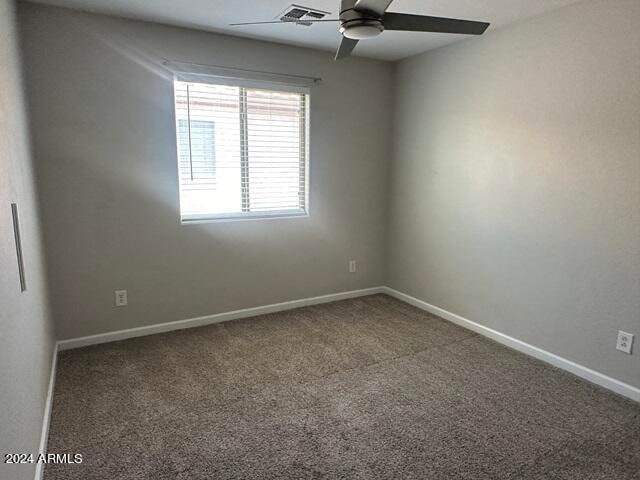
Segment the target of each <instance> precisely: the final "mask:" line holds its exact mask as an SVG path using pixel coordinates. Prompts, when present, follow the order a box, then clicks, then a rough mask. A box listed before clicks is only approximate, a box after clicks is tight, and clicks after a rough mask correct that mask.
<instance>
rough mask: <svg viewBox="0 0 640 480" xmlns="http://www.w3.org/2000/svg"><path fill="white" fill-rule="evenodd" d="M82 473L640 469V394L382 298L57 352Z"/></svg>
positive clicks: (603, 473) (61, 430)
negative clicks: (631, 397)
mask: <svg viewBox="0 0 640 480" xmlns="http://www.w3.org/2000/svg"><path fill="white" fill-rule="evenodd" d="M49 451H50V452H58V453H82V454H83V456H84V459H85V461H84V463H82V464H80V465H49V466H47V468H46V471H45V472H46V479H47V480H57V479H61V480H62V479H64V480H73V479H83V480H90V479H105V480H120V479H154V480H164V479H270V478H282V479H289V478H291V479H294V478H295V479H305V478H331V479H333V478H343V479H449V478H451V479H485V478H486V479H540V480H542V479H567V480H569V479H571V480H587V479H616V480H624V479H639V478H640V405H638V404H636V403H633V402H631V401H628V400H625V399H623V398H622V397H619V396H616V395H614V394H612V393H609V392H607V391H605V390H603V389H600V388H598V387H596V386H593V385H591V384H588V383H586V382H584V381H581V380H580V379H578V378H576V377H574V376H572V375H570V374H567V373H565V372H562V371H560V370H557V369H554V368H552V367H549V366H547V365H545V364H543V363H540V362H538V361H536V360H533V359H531V358H528V357H526V356H524V355H521V354H519V353H517V352H514V351H512V350H509V349H507V348H504V347H502V346H500V345H498V344H496V343H493V342H491V341H489V340H486V339H484V338H482V337H479V336H477V335H475V334H473V333H471V332H469V331H467V330H464V329H462V328H459V327H457V326H455V325H452V324H450V323H448V322H446V321H444V320H440V319H438V318H436V317H433V316H430V315H428V314H426V313H424V312H422V311H420V310H418V309H416V308H414V307H412V306H409V305H407V304H405V303H402V302H399V301H397V300H395V299H393V298H391V297H388V296H385V295H374V296H370V297H364V298H360V299H355V300H347V301H342V302H336V303H332V304H325V305H320V306H313V307H307V308H301V309H297V310H292V311H289V312H283V313H276V314H270V315H263V316H260V317H255V318H251V319H245V320H236V321H232V322H228V323H223V324H217V325H212V326H208V327H203V328H197V329H191V330H183V331H178V332H172V333H167V334H161V335H154V336H150V337H145V338H138V339H131V340H126V341H122V342H115V343H110V344H104V345H99V346H94V347H88V348H83V349H79V350H72V351H67V352H62V353H61V354H60V357H59V363H58V374H57V378H56V391H55V399H54V405H53V418H52V424H51V431H50V438H49Z"/></svg>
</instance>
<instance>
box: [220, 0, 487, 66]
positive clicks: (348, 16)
mask: <svg viewBox="0 0 640 480" xmlns="http://www.w3.org/2000/svg"><path fill="white" fill-rule="evenodd" d="M392 1H393V0H341V2H340V18H336V19H324V18H322V19H317V20H314V19H306V18H305V20H304V22H305V23H317V22H340V33H341V34H342V41H341V42H340V47H339V48H338V51H337V52H336V56H335V59H336V60H339V59H341V58H344V57H348V56H349V55H350V54H351V52H352V51H353V49H354V48H355V46H356V45H357V44H358V42H359V41H360V40H366V39H367V38H372V37H375V36H377V35H380V34H381V33H382V32H383V31H384V30H401V31H405V32H436V33H461V34H465V35H482V34H483V33H484V32H485V30H486V29H487V28H488V27H489V23H487V22H474V21H471V20H458V19H455V18H443V17H430V16H428V15H410V14H407V13H394V12H387V8H388V7H389V5H390V4H391V2H392ZM267 23H302V22H297V21H296V19H291V20H290V19H285V20H275V21H268V22H249V23H232V24H231V26H242V25H261V24H267Z"/></svg>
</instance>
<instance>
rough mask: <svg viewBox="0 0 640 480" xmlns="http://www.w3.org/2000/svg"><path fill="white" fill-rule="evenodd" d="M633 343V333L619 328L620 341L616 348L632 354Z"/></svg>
mask: <svg viewBox="0 0 640 480" xmlns="http://www.w3.org/2000/svg"><path fill="white" fill-rule="evenodd" d="M632 345H633V334H631V333H627V332H623V331H622V330H618V341H617V342H616V348H617V349H618V350H620V351H621V352H624V353H628V354H629V355H631V347H632Z"/></svg>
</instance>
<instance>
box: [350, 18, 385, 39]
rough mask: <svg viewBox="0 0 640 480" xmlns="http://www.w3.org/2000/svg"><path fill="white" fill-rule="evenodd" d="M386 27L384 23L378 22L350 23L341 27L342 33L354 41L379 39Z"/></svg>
mask: <svg viewBox="0 0 640 480" xmlns="http://www.w3.org/2000/svg"><path fill="white" fill-rule="evenodd" d="M383 30H384V27H383V26H382V22H380V21H377V20H371V21H361V22H357V23H355V22H348V23H346V25H343V26H342V27H340V33H342V35H344V36H345V37H347V38H351V39H352V40H364V39H367V38H372V37H377V36H378V35H380V34H381V33H382V31H383Z"/></svg>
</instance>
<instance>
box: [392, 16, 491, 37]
mask: <svg viewBox="0 0 640 480" xmlns="http://www.w3.org/2000/svg"><path fill="white" fill-rule="evenodd" d="M382 21H383V23H384V29H385V30H404V31H407V32H436V33H461V34H465V35H482V34H483V33H484V32H485V30H486V29H487V28H489V25H490V24H489V23H487V22H474V21H471V20H458V19H455V18H443V17H429V16H426V15H409V14H407V13H385V14H384V17H382Z"/></svg>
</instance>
